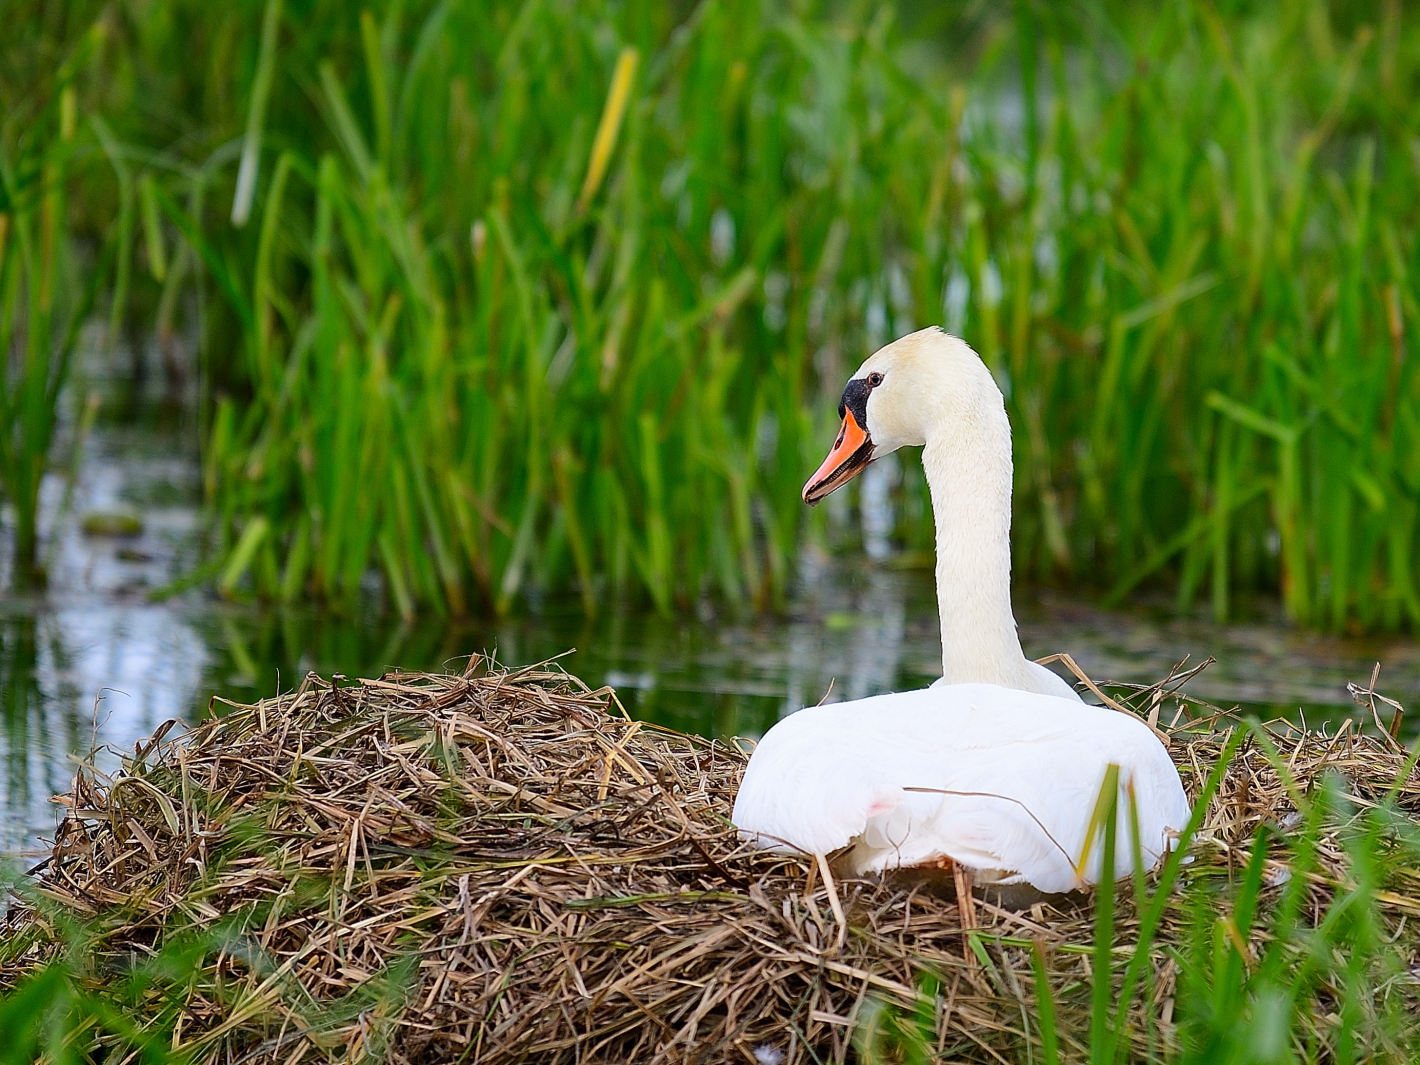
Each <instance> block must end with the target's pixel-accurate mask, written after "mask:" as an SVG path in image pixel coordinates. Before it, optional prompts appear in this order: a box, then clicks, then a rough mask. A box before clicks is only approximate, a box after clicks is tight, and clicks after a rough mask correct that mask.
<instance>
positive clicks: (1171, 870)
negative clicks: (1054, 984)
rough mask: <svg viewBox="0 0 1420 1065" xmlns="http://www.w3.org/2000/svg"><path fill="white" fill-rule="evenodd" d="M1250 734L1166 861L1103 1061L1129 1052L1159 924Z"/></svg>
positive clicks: (1237, 735) (1221, 769)
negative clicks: (1137, 998)
mask: <svg viewBox="0 0 1420 1065" xmlns="http://www.w3.org/2000/svg"><path fill="white" fill-rule="evenodd" d="M1246 737H1247V733H1246V732H1245V731H1243V730H1242V729H1238V730H1235V731H1234V732H1233V734H1232V735H1231V736H1229V738H1228V742H1227V743H1226V744H1224V746H1223V749H1222V751H1221V752H1220V753H1219V756H1218V761H1217V763H1216V764H1214V766H1213V768H1212V769H1211V770H1210V771H1209V773H1208V778H1207V780H1206V782H1205V783H1204V785H1203V788H1202V789H1201V790H1200V791H1199V793H1198V796H1197V798H1195V799H1194V801H1193V812H1192V814H1191V815H1190V816H1189V819H1188V824H1187V825H1186V826H1184V829H1183V831H1182V832H1181V833H1179V838H1178V843H1177V845H1176V846H1175V847H1174V849H1173V851H1172V852H1171V853H1170V854H1169V856H1168V857H1167V858H1166V859H1165V860H1164V864H1163V868H1162V870H1160V872H1159V877H1158V881H1157V883H1156V884H1155V885H1154V890H1153V894H1152V897H1151V898H1150V899H1149V904H1148V907H1147V908H1146V909H1144V910H1143V911H1142V912H1141V914H1140V915H1139V934H1138V940H1137V942H1136V944H1135V947H1134V952H1133V954H1132V956H1131V957H1130V959H1129V962H1128V964H1127V965H1126V966H1125V967H1124V975H1123V977H1122V979H1121V980H1120V984H1119V994H1118V997H1117V999H1116V1001H1117V1003H1118V1005H1117V1007H1116V1009H1115V1014H1114V1022H1113V1024H1112V1025H1107V1026H1106V1029H1105V1033H1108V1034H1107V1035H1106V1034H1105V1033H1102V1034H1101V1038H1102V1039H1103V1038H1108V1039H1109V1041H1110V1042H1109V1053H1108V1054H1104V1055H1102V1057H1103V1060H1107V1061H1112V1060H1115V1059H1117V1058H1118V1057H1119V1055H1120V1054H1121V1052H1123V1051H1124V1050H1125V1048H1127V1046H1128V1043H1127V1040H1126V1039H1124V1038H1123V1037H1124V1036H1125V1034H1126V1032H1127V1030H1128V1023H1129V1006H1130V1003H1131V1002H1132V1001H1133V997H1134V992H1135V988H1136V987H1137V986H1138V985H1139V982H1140V981H1141V980H1142V979H1143V976H1144V971H1145V969H1146V968H1148V967H1149V966H1150V965H1151V964H1152V960H1151V952H1152V950H1153V948H1154V938H1155V936H1156V935H1157V934H1158V930H1159V926H1160V923H1161V922H1162V920H1163V917H1164V911H1165V910H1166V909H1167V908H1168V906H1169V902H1170V898H1171V896H1172V894H1173V892H1174V889H1175V885H1176V884H1177V883H1178V880H1179V877H1180V875H1181V874H1182V872H1183V868H1184V865H1185V863H1186V862H1187V861H1188V860H1189V855H1188V851H1189V847H1190V846H1191V845H1192V843H1193V840H1194V837H1195V836H1197V834H1198V830H1199V828H1200V827H1201V826H1202V824H1203V822H1204V820H1205V819H1206V818H1207V816H1208V804H1209V803H1210V802H1212V801H1213V797H1214V796H1215V795H1216V794H1217V793H1218V789H1219V788H1220V787H1221V786H1222V783H1223V778H1224V777H1225V776H1226V775H1227V772H1228V769H1229V767H1230V766H1231V765H1232V762H1233V759H1234V758H1235V757H1236V756H1237V752H1238V748H1239V747H1241V746H1242V743H1243V740H1244V739H1246ZM1093 1040H1094V1030H1093V1027H1092V1029H1091V1053H1092V1055H1093V1053H1094V1049H1095V1044H1094V1042H1093Z"/></svg>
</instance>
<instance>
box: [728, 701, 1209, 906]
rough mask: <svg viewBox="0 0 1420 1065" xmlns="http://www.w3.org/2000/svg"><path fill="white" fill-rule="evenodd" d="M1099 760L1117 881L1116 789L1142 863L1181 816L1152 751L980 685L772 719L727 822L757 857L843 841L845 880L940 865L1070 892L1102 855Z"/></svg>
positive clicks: (1168, 773)
mask: <svg viewBox="0 0 1420 1065" xmlns="http://www.w3.org/2000/svg"><path fill="white" fill-rule="evenodd" d="M1110 764H1114V765H1118V766H1121V767H1122V771H1121V774H1120V793H1119V803H1118V807H1117V809H1118V810H1119V814H1118V821H1117V825H1118V837H1117V842H1116V846H1115V867H1114V875H1115V876H1116V877H1118V876H1124V875H1127V874H1128V872H1129V870H1130V869H1131V868H1132V865H1133V862H1132V854H1133V847H1132V845H1131V843H1130V835H1129V831H1128V825H1129V824H1130V816H1129V813H1128V811H1129V805H1128V802H1129V800H1128V798H1127V796H1126V786H1129V785H1132V789H1133V792H1134V801H1135V806H1136V808H1137V810H1138V815H1139V845H1140V850H1141V852H1142V854H1143V858H1144V862H1145V864H1146V866H1149V867H1152V866H1153V865H1154V864H1155V863H1156V862H1157V861H1158V859H1159V858H1160V857H1161V856H1162V855H1163V854H1164V853H1166V851H1167V849H1168V846H1169V842H1170V840H1171V838H1172V837H1173V836H1174V835H1175V834H1176V833H1177V832H1178V830H1179V829H1181V828H1182V827H1183V826H1184V824H1185V823H1186V822H1187V820H1188V801H1187V799H1186V798H1185V797H1184V794H1183V788H1182V787H1181V786H1180V784H1179V780H1178V774H1177V772H1175V770H1174V767H1173V763H1172V762H1171V761H1170V760H1169V756H1168V752H1167V751H1165V750H1164V748H1163V745H1162V744H1161V743H1159V741H1158V739H1157V738H1155V736H1154V734H1153V733H1152V732H1150V731H1149V727H1148V726H1147V725H1145V724H1144V723H1143V722H1142V721H1140V720H1138V719H1137V718H1134V717H1130V716H1128V715H1125V714H1121V713H1119V712H1118V711H1115V710H1109V709H1106V708H1105V707H1098V706H1086V705H1085V704H1083V703H1080V702H1067V701H1066V700H1064V699H1060V698H1057V697H1054V696H1048V695H1037V694H1035V693H1032V692H1018V691H1017V692H1013V691H1007V690H1005V689H1003V688H1000V687H997V686H996V685H992V684H951V685H941V686H934V687H931V688H925V689H923V690H921V691H912V692H899V693H897V694H895V695H877V696H873V697H872V698H870V699H858V700H855V701H853V702H846V703H830V704H828V705H826V706H815V707H810V708H809V709H806V710H801V711H799V712H798V713H797V714H793V715H791V716H790V717H787V718H785V719H784V720H783V721H781V722H779V723H778V724H777V725H775V726H774V727H773V728H772V729H770V730H769V733H768V734H767V735H766V736H765V737H764V739H763V740H761V741H760V743H759V746H758V747H757V748H756V749H755V752H754V757H753V758H751V759H750V764H749V768H748V769H747V770H746V771H745V776H744V782H743V783H742V784H741V786H740V793H739V798H738V800H737V801H736V803H735V824H736V825H738V826H739V828H740V830H741V831H742V832H743V833H745V835H746V836H748V837H750V838H753V839H754V840H755V841H756V842H758V843H759V844H760V845H761V846H764V847H769V848H773V849H779V850H790V851H802V852H805V853H808V854H828V853H830V852H832V851H836V850H838V849H839V848H842V847H847V846H850V845H851V846H852V850H851V851H850V852H849V854H848V856H847V861H848V863H849V865H850V866H851V867H852V869H853V870H854V871H855V872H858V873H868V872H881V871H883V870H885V869H895V868H899V867H906V866H915V865H930V864H933V863H934V862H935V861H937V860H938V859H941V858H944V857H946V858H951V859H953V860H954V861H957V862H959V863H960V864H962V865H964V866H966V867H967V868H969V869H971V870H972V872H973V876H974V878H975V879H976V880H978V881H982V882H995V883H1002V884H1018V883H1027V884H1030V885H1031V886H1032V887H1034V888H1036V889H1037V890H1040V891H1047V892H1053V891H1071V890H1074V889H1076V888H1079V887H1081V886H1083V885H1084V884H1087V883H1095V882H1097V881H1098V879H1099V874H1100V862H1101V854H1102V844H1101V842H1100V838H1099V833H1098V831H1096V832H1094V833H1091V832H1090V827H1091V818H1092V816H1093V814H1094V811H1095V807H1096V802H1097V799H1098V798H1099V794H1100V790H1101V785H1102V784H1103V782H1104V779H1105V771H1106V768H1107V767H1108V766H1109V765H1110ZM906 788H925V789H936V790H929V791H906V790H904V789H906ZM942 792H958V793H960V792H973V793H977V794H970V795H966V794H954V795H948V794H942ZM1096 827H1098V824H1097V823H1096ZM1087 840H1090V841H1091V846H1090V848H1089V854H1088V855H1085V848H1086V842H1087ZM1082 858H1084V859H1085V860H1083V861H1082Z"/></svg>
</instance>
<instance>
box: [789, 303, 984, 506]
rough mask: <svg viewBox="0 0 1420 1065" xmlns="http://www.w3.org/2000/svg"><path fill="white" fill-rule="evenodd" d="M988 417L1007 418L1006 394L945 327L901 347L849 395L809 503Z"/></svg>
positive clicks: (862, 371) (898, 343) (860, 377)
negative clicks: (877, 462)
mask: <svg viewBox="0 0 1420 1065" xmlns="http://www.w3.org/2000/svg"><path fill="white" fill-rule="evenodd" d="M986 411H990V412H997V413H999V414H1000V416H1002V417H1004V414H1003V413H1001V412H1002V401H1001V390H1000V389H999V388H997V387H996V382H995V380H994V379H993V378H992V376H991V372H990V371H989V370H988V369H987V368H986V365H985V364H984V363H983V362H982V361H981V357H980V356H979V355H977V354H976V352H974V351H972V350H971V348H970V347H968V346H967V344H966V343H965V342H964V341H962V340H959V339H957V338H956V337H954V336H952V335H951V334H950V333H948V332H946V331H945V330H944V329H942V328H940V327H938V326H931V327H930V328H927V329H921V330H918V331H917V332H916V333H909V334H908V335H907V336H905V337H902V338H901V339H899V340H894V341H893V342H892V343H891V344H888V345H887V346H886V347H883V348H879V349H878V350H877V351H876V352H874V353H873V354H872V355H871V356H870V357H869V358H868V361H867V362H865V363H863V365H862V366H860V367H858V372H857V373H855V374H854V375H853V376H852V378H850V379H849V381H848V386H847V387H846V388H844V390H843V399H842V400H841V401H840V402H839V404H838V416H839V417H840V418H842V419H843V425H842V427H841V428H840V429H839V431H838V438H837V439H836V440H835V441H834V442H833V448H832V449H831V450H830V451H829V453H828V458H826V459H824V460H823V465H822V466H820V467H819V468H818V472H817V473H815V474H814V475H813V476H812V477H810V478H809V481H808V483H807V484H806V485H804V502H805V503H808V504H810V505H813V504H815V503H818V502H819V500H821V499H823V498H824V497H825V496H827V495H829V494H830V493H832V492H834V491H835V490H837V489H839V488H841V487H843V486H844V485H845V484H847V483H848V482H849V481H851V480H852V479H853V478H854V477H856V476H858V474H860V473H862V472H863V470H865V469H867V466H868V463H870V462H872V461H873V460H874V459H877V458H882V456H884V455H887V454H891V453H892V452H894V451H896V450H897V449H898V448H900V447H913V446H920V445H922V444H925V443H926V442H927V437H928V436H929V435H931V434H932V433H934V432H943V431H950V430H951V428H952V427H954V426H963V427H965V428H967V429H968V430H969V431H970V430H972V429H974V428H975V427H977V426H978V425H979V422H980V415H981V414H982V413H983V412H986ZM1007 432H1008V433H1009V429H1008V430H1007ZM1007 446H1008V447H1009V437H1008V438H1007Z"/></svg>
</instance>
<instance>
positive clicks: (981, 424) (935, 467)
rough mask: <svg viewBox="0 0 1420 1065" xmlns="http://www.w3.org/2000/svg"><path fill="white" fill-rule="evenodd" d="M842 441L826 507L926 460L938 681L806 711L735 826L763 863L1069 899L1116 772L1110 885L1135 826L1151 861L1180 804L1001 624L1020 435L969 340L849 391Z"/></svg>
mask: <svg viewBox="0 0 1420 1065" xmlns="http://www.w3.org/2000/svg"><path fill="white" fill-rule="evenodd" d="M839 415H840V416H841V417H842V419H843V426H842V429H841V431H840V433H839V435H838V438H837V440H836V441H835V442H834V445H833V448H832V450H831V451H830V452H829V455H828V458H827V459H826V460H825V461H824V463H823V465H822V466H821V467H820V468H819V470H818V472H817V473H815V474H814V476H813V477H812V478H810V479H809V482H808V484H807V485H805V487H804V500H805V501H806V502H808V503H811V504H812V503H817V502H818V501H819V500H821V499H823V498H824V497H825V496H827V495H828V494H829V493H830V492H832V491H834V490H835V489H837V488H839V487H840V486H842V485H844V484H846V483H847V482H848V481H850V480H852V479H853V477H855V476H856V475H857V474H858V473H859V472H861V471H862V470H863V469H864V468H865V467H866V466H867V464H868V463H869V462H870V461H872V460H873V459H874V458H878V457H881V456H882V455H885V454H887V453H889V452H892V451H895V450H897V449H898V448H900V447H909V446H914V445H922V446H923V452H922V467H923V470H924V471H925V473H926V475H927V483H928V485H929V487H930V489H931V494H932V508H933V511H934V513H935V516H936V525H937V601H938V609H939V611H940V614H941V625H942V679H941V680H940V681H938V682H937V683H935V684H933V685H932V686H931V687H930V688H927V689H924V690H921V691H913V692H901V693H898V694H894V695H879V696H874V697H873V698H870V699H859V700H856V701H853V702H847V703H835V704H830V705H827V706H817V707H812V708H809V709H805V710H801V711H799V712H798V713H796V714H793V715H791V716H790V717H788V718H785V719H784V720H783V721H780V722H779V723H778V724H777V725H775V726H774V727H773V728H772V729H770V730H769V732H768V733H767V734H766V735H765V737H764V739H763V740H761V741H760V743H759V745H758V746H757V747H756V749H755V752H754V755H753V756H752V757H751V758H750V763H749V766H748V767H747V768H746V770H745V775H744V780H743V781H742V782H741V785H740V791H739V795H738V796H737V798H736V800H735V810H734V821H735V825H736V826H737V827H738V828H739V829H740V831H741V833H742V835H744V836H745V837H746V838H748V839H751V840H753V841H755V842H757V843H758V844H759V845H761V846H765V847H770V848H774V849H779V850H792V851H801V852H804V853H808V854H819V855H826V854H828V853H830V852H832V851H837V850H839V849H841V848H844V847H851V850H850V851H849V852H848V855H847V861H848V864H849V866H850V868H851V869H852V870H853V871H854V872H858V873H865V872H876V871H881V870H884V869H891V868H906V867H910V866H941V865H942V864H944V862H943V860H944V859H946V860H949V862H947V863H946V864H950V863H956V865H958V866H959V867H961V868H963V869H965V870H967V871H969V872H970V873H971V874H972V878H973V879H975V880H977V881H981V882H996V883H1001V884H1019V883H1025V884H1030V885H1031V886H1032V887H1034V888H1036V889H1037V890H1040V891H1046V892H1055V891H1068V890H1073V889H1075V888H1078V887H1081V886H1083V885H1085V884H1089V883H1095V882H1097V881H1098V880H1099V878H1100V875H1101V872H1102V870H1101V868H1100V851H1101V848H1100V846H1099V842H1098V831H1097V829H1098V825H1097V822H1095V821H1094V820H1093V818H1094V815H1095V809H1096V805H1097V799H1098V797H1099V795H1100V791H1101V788H1102V785H1103V783H1104V781H1105V779H1106V773H1107V771H1108V768H1109V767H1110V766H1111V765H1113V766H1117V767H1118V768H1119V795H1118V800H1119V804H1118V809H1119V811H1120V814H1119V821H1118V824H1119V834H1118V844H1117V847H1116V851H1115V868H1114V870H1113V876H1114V877H1116V878H1117V877H1120V876H1124V875H1127V874H1128V873H1129V872H1130V870H1131V869H1132V867H1133V859H1132V854H1133V846H1132V843H1131V835H1130V832H1129V831H1128V826H1129V824H1130V821H1131V819H1132V815H1131V813H1130V809H1131V803H1132V805H1133V809H1134V810H1135V811H1137V819H1138V826H1139V840H1138V843H1139V848H1140V851H1141V856H1142V858H1143V859H1144V863H1145V865H1146V866H1147V867H1152V866H1154V865H1155V864H1157V862H1158V860H1159V859H1160V857H1161V856H1162V855H1164V854H1165V853H1166V852H1167V851H1168V849H1169V847H1170V844H1171V840H1172V839H1173V838H1174V837H1176V835H1177V833H1178V832H1179V831H1180V830H1181V829H1182V828H1183V827H1184V825H1185V824H1186V822H1187V820H1188V816H1189V807H1188V800H1187V798H1186V797H1185V795H1184V792H1183V786H1182V784H1181V782H1180V781H1179V777H1178V771H1177V770H1176V769H1175V768H1174V765H1173V762H1172V761H1171V760H1170V758H1169V756H1168V752H1167V751H1166V750H1164V747H1163V745H1162V744H1161V743H1160V742H1159V740H1158V738H1157V737H1156V736H1155V735H1154V734H1153V732H1151V731H1150V729H1149V727H1148V726H1147V725H1146V724H1145V723H1144V722H1143V721H1141V720H1139V719H1138V718H1135V717H1133V716H1131V715H1128V714H1122V713H1119V712H1118V711H1115V710H1109V709H1105V708H1102V707H1094V706H1087V705H1085V704H1084V703H1082V702H1081V701H1080V700H1079V697H1078V696H1077V695H1076V694H1075V693H1074V691H1073V690H1071V689H1070V687H1069V686H1068V685H1066V683H1065V682H1064V681H1063V680H1061V679H1060V678H1058V677H1056V676H1055V674H1053V673H1051V672H1050V671H1049V670H1047V669H1045V668H1044V667H1042V666H1039V665H1037V664H1036V663H1034V662H1031V661H1029V660H1027V659H1026V657H1025V655H1024V654H1023V653H1022V652H1021V645H1020V640H1019V638H1018V637H1017V635H1016V624H1015V618H1014V616H1013V615H1012V613H1011V595H1010V573H1011V550H1010V528H1011V434H1010V424H1009V422H1008V421H1007V418H1006V411H1005V406H1004V404H1003V402H1002V398H1001V392H1000V389H998V388H997V387H996V382H995V381H994V380H993V379H992V377H991V374H990V372H989V371H988V370H987V369H986V367H985V366H984V365H983V364H982V362H981V359H980V358H979V357H978V356H977V354H976V353H975V352H974V351H972V350H971V348H969V347H968V346H967V345H966V344H965V343H963V342H962V341H961V340H958V339H957V338H956V337H953V336H949V335H948V334H947V333H945V332H944V331H942V330H940V329H936V328H932V329H924V330H921V331H920V332H917V333H913V334H911V335H909V336H906V337H903V338H902V339H900V340H897V341H895V342H894V343H892V344H889V345H888V346H887V347H884V348H882V349H881V350H880V351H878V352H877V353H875V354H874V355H873V356H872V357H871V358H869V359H868V361H867V362H865V363H864V364H863V365H862V366H861V367H860V368H859V370H858V372H857V373H856V374H854V376H853V378H852V379H851V380H850V381H849V382H848V386H847V387H846V388H845V389H844V390H843V402H842V404H841V405H840V407H839Z"/></svg>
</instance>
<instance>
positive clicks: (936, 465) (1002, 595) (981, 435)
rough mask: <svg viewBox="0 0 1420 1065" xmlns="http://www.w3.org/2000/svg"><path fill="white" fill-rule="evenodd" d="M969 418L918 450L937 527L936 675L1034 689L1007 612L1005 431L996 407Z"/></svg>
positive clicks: (1008, 471)
mask: <svg viewBox="0 0 1420 1065" xmlns="http://www.w3.org/2000/svg"><path fill="white" fill-rule="evenodd" d="M997 403H998V404H999V400H998V401H997ZM971 418H972V420H973V421H974V422H975V424H963V423H961V422H958V423H957V424H953V425H943V426H939V427H938V431H936V432H933V433H929V435H928V437H927V441H926V446H925V447H924V448H923V451H922V467H923V470H924V472H925V473H926V475H927V484H928V486H929V487H930V488H931V492H932V510H933V512H934V514H935V516H936V523H937V609H938V613H939V614H940V615H941V619H942V676H943V678H944V679H945V680H946V682H947V683H948V684H964V683H970V682H980V683H987V684H1000V685H1004V686H1006V687H1013V688H1015V687H1026V686H1030V687H1034V685H1033V684H1029V682H1028V681H1027V680H1026V674H1027V671H1028V667H1027V665H1026V660H1025V655H1024V654H1022V652H1021V643H1020V639H1019V638H1018V637H1017V635H1016V619H1015V616H1014V615H1013V614H1012V613H1011V427H1010V423H1009V422H1008V421H1007V419H1006V412H1005V410H1004V409H1002V408H1001V407H999V406H998V405H996V404H989V405H985V409H980V410H977V411H973V412H971Z"/></svg>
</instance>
